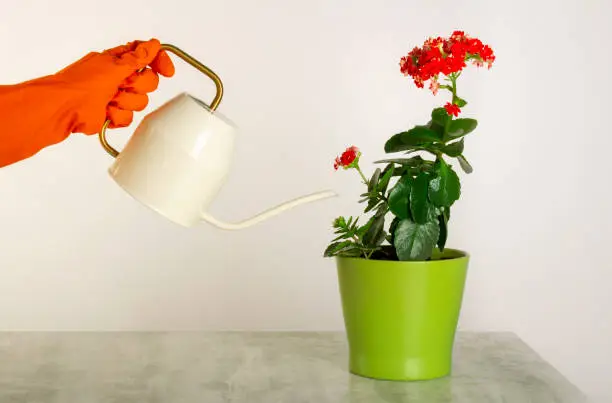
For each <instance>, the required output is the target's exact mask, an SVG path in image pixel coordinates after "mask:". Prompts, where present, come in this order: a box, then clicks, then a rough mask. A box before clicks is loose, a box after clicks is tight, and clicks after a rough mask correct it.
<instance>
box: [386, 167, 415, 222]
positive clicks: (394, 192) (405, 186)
mask: <svg viewBox="0 0 612 403" xmlns="http://www.w3.org/2000/svg"><path fill="white" fill-rule="evenodd" d="M411 179H412V178H410V177H409V176H404V177H402V178H401V179H400V180H399V181H397V183H396V184H395V186H393V188H392V189H391V191H390V192H389V210H391V212H392V213H393V214H395V215H396V216H398V217H400V218H408V216H409V208H410V207H409V198H410V181H411Z"/></svg>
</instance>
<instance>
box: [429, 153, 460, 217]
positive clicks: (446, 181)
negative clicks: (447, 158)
mask: <svg viewBox="0 0 612 403" xmlns="http://www.w3.org/2000/svg"><path fill="white" fill-rule="evenodd" d="M434 174H435V177H434V178H433V179H431V180H430V181H429V200H431V201H432V203H434V204H435V205H437V206H443V207H450V206H452V204H453V203H454V202H455V201H457V200H458V199H459V196H460V195H461V184H460V182H459V177H458V176H457V174H456V173H455V171H453V169H452V168H451V167H450V165H448V164H447V163H446V162H444V160H443V159H442V158H438V159H437V160H436V163H435V165H434Z"/></svg>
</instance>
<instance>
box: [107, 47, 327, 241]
mask: <svg viewBox="0 0 612 403" xmlns="http://www.w3.org/2000/svg"><path fill="white" fill-rule="evenodd" d="M162 49H164V50H167V51H169V52H172V53H174V54H176V55H177V56H179V57H180V58H182V59H183V60H185V61H186V62H187V63H189V64H191V65H192V66H193V67H195V68H196V69H198V70H199V71H200V72H202V73H204V74H205V75H207V76H208V77H209V78H210V79H211V80H213V82H214V83H215V85H216V88H217V94H216V96H215V98H214V99H213V101H212V103H211V104H210V106H209V105H206V104H205V103H204V102H202V101H200V100H198V99H197V98H195V97H194V96H192V95H190V94H188V93H182V94H179V95H177V96H176V97H174V98H172V99H171V100H170V101H168V102H166V103H165V104H163V105H162V106H161V107H159V108H158V109H156V110H155V111H153V112H151V113H150V114H148V115H147V116H145V117H144V118H143V120H142V122H141V123H140V124H139V125H138V127H137V128H136V130H135V132H134V134H133V135H132V136H131V137H130V139H129V141H128V142H127V144H126V146H125V148H124V149H123V151H121V152H119V151H117V150H115V149H114V148H113V147H111V146H110V145H109V144H108V142H107V140H106V129H107V127H108V124H109V123H110V122H109V121H106V122H105V124H104V126H103V127H102V130H101V131H100V136H99V137H100V142H101V143H102V146H103V147H104V149H105V150H106V151H107V152H108V153H109V154H110V155H111V156H113V157H115V161H114V163H113V164H112V165H111V167H110V168H109V174H110V176H111V177H112V178H113V180H114V181H115V182H116V183H117V184H118V185H119V186H121V187H122V188H123V190H125V191H126V192H127V193H128V194H130V195H131V196H132V197H133V198H134V199H136V200H138V201H139V202H141V203H142V204H144V205H146V206H148V207H150V208H151V209H153V210H154V211H156V212H157V213H159V214H161V215H162V216H164V217H166V218H167V219H169V220H171V221H173V222H175V223H177V224H179V225H183V226H186V227H191V226H193V225H195V224H197V223H199V222H201V221H202V220H203V221H206V222H208V223H210V224H212V225H214V226H216V227H218V228H221V229H227V230H235V229H243V228H246V227H250V226H252V225H254V224H257V223H259V222H261V221H263V220H266V219H268V218H270V217H272V216H275V215H277V214H279V213H281V212H284V211H286V210H288V209H291V208H293V207H296V206H299V205H301V204H305V203H311V202H314V201H317V200H320V199H325V198H328V197H333V196H335V195H336V194H335V193H334V192H332V191H323V192H318V193H313V194H310V195H306V196H303V197H299V198H297V199H294V200H291V201H288V202H286V203H283V204H280V205H278V206H276V207H274V208H272V209H269V210H267V211H264V212H262V213H260V214H258V215H256V216H254V217H252V218H249V219H247V220H244V221H241V222H237V223H227V222H223V221H220V220H218V219H216V218H214V217H212V216H210V215H209V214H208V213H207V212H206V211H207V209H208V208H209V206H210V204H211V203H212V201H213V200H214V198H215V197H216V196H217V193H218V192H219V190H220V189H221V187H222V186H223V184H224V183H225V180H226V177H227V175H228V173H229V170H230V166H231V162H232V157H233V151H234V142H235V139H236V131H237V130H236V126H235V125H234V124H233V123H232V122H231V121H229V120H228V119H227V118H225V117H223V116H222V115H221V114H219V113H218V112H217V111H216V109H217V106H218V105H219V103H220V102H221V98H222V97H223V84H222V82H221V80H220V79H219V77H218V76H217V75H216V74H215V73H214V72H213V71H211V70H210V69H209V68H208V67H206V66H204V65H203V64H202V63H200V62H198V61H197V60H196V59H194V58H193V57H191V56H190V55H188V54H187V53H185V52H183V51H182V50H180V49H178V48H177V47H175V46H173V45H167V44H163V45H162Z"/></svg>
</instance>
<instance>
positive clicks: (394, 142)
mask: <svg viewBox="0 0 612 403" xmlns="http://www.w3.org/2000/svg"><path fill="white" fill-rule="evenodd" d="M440 140H442V139H441V138H440V137H439V136H438V133H436V132H435V131H434V130H432V129H430V128H428V127H427V126H422V125H418V126H415V127H413V128H412V129H410V130H408V131H405V132H401V133H397V134H395V135H393V136H392V137H391V138H390V139H389V140H387V142H386V143H385V152H387V153H393V152H398V151H405V150H409V149H412V148H413V147H420V146H422V145H424V144H426V143H431V142H435V141H440Z"/></svg>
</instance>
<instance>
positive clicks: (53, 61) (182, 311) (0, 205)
mask: <svg viewBox="0 0 612 403" xmlns="http://www.w3.org/2000/svg"><path fill="white" fill-rule="evenodd" d="M611 14H612V7H611V6H610V3H609V2H605V1H604V0H600V1H596V0H582V1H580V0H573V1H565V2H559V1H556V2H555V1H535V0H520V1H519V0H517V1H511V2H510V1H504V2H500V1H490V0H489V1H486V0H482V1H476V0H473V1H456V0H455V1H450V0H435V1H420V2H417V1H405V0H403V1H400V0H396V1H379V2H371V1H352V2H348V1H342V2H341V1H335V2H325V1H299V2H298V1H292V2H288V1H281V0H260V1H257V2H254V1H246V0H242V1H223V2H220V1H214V2H213V1H201V0H199V1H195V0H175V1H162V0H147V1H130V2H126V1H119V0H106V1H105V2H100V4H99V5H98V4H97V3H96V4H95V3H94V2H83V1H77V0H56V1H54V2H53V3H49V4H47V2H46V1H42V0H20V1H16V0H12V1H7V0H5V1H4V2H3V6H2V13H0V38H2V39H1V41H0V42H1V44H2V49H3V57H2V60H3V61H2V63H0V82H2V83H7V84H8V83H13V82H18V81H22V80H27V79H30V78H34V77H37V76H40V75H45V74H49V73H52V72H54V71H56V70H57V69H59V68H61V67H63V66H65V65H67V64H69V63H71V62H72V61H74V60H76V59H78V58H80V57H81V56H82V55H84V54H85V53H86V52H88V51H90V50H102V49H105V48H108V47H111V46H115V45H118V44H121V43H124V42H127V41H129V40H133V39H148V38H150V37H157V38H160V39H161V40H162V41H163V42H169V43H173V44H175V45H177V46H179V47H182V48H183V49H185V50H187V51H188V52H190V53H191V54H193V55H194V56H196V57H197V58H199V59H201V60H202V61H203V62H205V63H207V64H208V65H210V66H211V67H212V68H213V69H214V70H216V71H217V72H218V73H219V74H220V76H221V77H222V79H223V80H224V82H225V86H226V95H225V98H224V101H223V103H222V105H221V110H222V111H223V112H224V113H225V114H227V115H228V116H230V117H231V118H232V119H233V120H234V121H236V122H238V124H239V125H240V126H241V129H242V136H241V138H240V142H239V145H238V148H237V150H236V153H237V154H236V158H237V160H236V164H235V166H234V171H233V174H232V177H231V178H230V180H229V182H228V183H227V186H226V187H225V189H224V190H223V193H222V194H221V195H220V196H219V199H218V201H217V203H216V204H215V206H214V212H215V213H216V214H218V215H219V216H221V217H223V218H228V219H239V218H242V217H244V216H246V215H249V214H252V213H256V212H258V211H259V210H261V209H264V208H267V207H268V206H269V205H271V204H275V203H277V202H281V201H283V200H284V199H287V198H292V197H294V196H297V195H300V194H302V193H308V192H311V191H314V190H319V189H324V188H333V189H335V190H337V191H339V192H341V197H340V198H337V199H334V200H331V201H325V202H321V203H317V204H315V205H311V206H307V207H302V208H299V209H297V210H294V211H292V212H290V213H286V214H284V215H283V216H280V217H277V218H275V219H273V220H271V221H269V222H266V223H264V224H261V225H259V226H258V227H255V228H252V229H250V230H246V231H243V232H236V233H226V232H220V231H217V230H215V229H213V228H212V227H208V226H206V225H202V226H201V227H199V228H195V229H191V230H185V229H183V228H180V227H177V226H174V225H173V224H171V223H169V222H166V221H164V220H163V219H162V218H160V217H159V216H156V215H154V214H153V213H151V212H150V211H149V210H148V209H146V208H144V207H142V206H140V205H139V204H137V203H136V202H134V201H132V199H130V198H129V197H128V196H127V195H126V194H124V193H122V191H121V190H120V189H119V188H118V187H117V186H115V185H114V184H113V183H112V182H111V180H110V179H109V178H108V176H107V174H106V168H107V166H108V165H109V164H110V163H111V159H110V157H109V156H108V155H107V154H106V153H105V152H104V151H103V150H102V148H101V147H100V145H99V143H98V140H97V138H96V137H85V136H82V135H75V136H73V137H72V138H70V139H69V140H68V141H66V142H65V143H63V144H61V145H58V146H55V147H51V148H49V149H47V150H45V151H44V152H42V153H41V154H40V155H38V156H36V157H35V158H32V159H30V160H27V161H24V162H22V163H19V164H17V165H14V166H10V167H7V168H4V169H2V170H0V189H2V190H1V194H2V197H1V198H0V222H1V223H2V225H1V227H0V262H1V263H0V264H1V268H2V270H1V272H0V329H4V330H6V329H11V330H23V329H26V330H38V329H61V330H72V329H87V330H96V329H103V330H117V329H139V330H140V329H304V330H311V329H324V330H327V329H341V328H342V315H341V311H340V305H339V299H338V293H337V283H336V274H335V268H334V263H333V261H332V260H324V259H323V258H321V252H322V250H323V249H324V247H325V246H326V244H327V242H328V240H329V239H330V236H331V231H330V222H331V220H332V218H333V217H335V216H336V215H339V214H350V213H357V212H359V211H360V208H361V207H362V206H361V205H357V204H356V200H357V198H358V194H359V193H361V190H362V189H361V187H360V184H359V182H358V179H357V177H356V176H355V175H352V173H346V172H334V171H333V170H332V160H333V158H334V156H335V155H336V154H337V153H338V152H340V151H341V150H342V149H344V147H346V146H348V145H351V144H355V145H358V146H359V147H361V148H362V149H363V151H364V153H365V155H364V157H363V161H364V162H366V166H367V167H368V168H370V167H371V165H369V164H367V162H368V161H370V162H371V161H373V160H375V159H377V158H380V157H381V156H383V152H382V145H383V143H384V141H385V140H386V139H387V138H388V137H389V136H390V135H391V134H394V133H395V132H397V131H398V130H402V129H404V128H406V127H408V126H410V125H412V124H415V123H422V122H423V121H424V119H427V117H428V114H429V112H430V110H431V108H432V107H433V106H434V105H437V104H439V103H440V102H442V101H441V100H440V99H437V98H434V97H433V96H431V94H429V93H428V92H427V91H425V90H417V89H416V88H415V87H414V86H413V85H412V84H411V82H410V81H409V80H408V79H406V78H404V77H402V76H401V75H400V74H399V71H398V61H399V58H400V57H401V56H402V55H404V54H405V53H406V52H408V51H409V50H410V49H411V48H412V47H413V46H414V45H417V44H420V43H422V41H423V39H424V38H425V37H426V36H429V35H437V34H440V35H446V34H448V33H450V32H451V31H452V30H453V29H456V28H458V29H465V30H466V31H467V32H468V33H471V34H473V35H476V36H479V37H481V38H483V40H484V41H485V42H488V43H490V44H491V45H492V46H493V48H494V50H495V51H496V53H497V55H498V59H497V61H496V64H495V67H494V68H493V69H492V70H490V71H486V70H483V71H476V70H474V69H470V71H469V72H467V73H466V74H465V75H464V77H462V80H461V91H462V92H461V95H462V96H464V97H465V98H466V99H467V100H468V101H469V102H470V105H469V108H468V109H466V114H473V116H475V117H476V118H477V119H479V123H480V126H479V128H478V130H477V131H476V132H475V133H474V134H472V135H471V136H470V137H469V139H468V141H467V144H466V146H467V156H468V158H469V159H470V160H471V162H472V164H473V165H474V167H475V173H474V174H473V175H470V176H466V175H463V176H462V181H463V188H464V193H463V196H462V199H461V200H460V202H459V203H458V204H457V205H456V207H455V208H454V210H453V221H452V227H451V231H452V233H451V237H450V241H449V244H450V245H452V246H454V247H460V248H464V249H467V250H469V251H470V252H471V254H472V255H473V258H472V259H473V260H472V264H471V272H470V276H469V286H468V289H467V290H466V296H465V305H464V310H463V317H462V322H461V327H462V328H464V329H478V330H511V331H515V332H516V333H517V334H519V335H520V336H521V337H522V338H524V339H525V340H526V341H527V342H528V343H530V345H531V346H533V347H534V348H535V349H536V350H537V351H539V352H540V353H541V354H542V355H543V356H544V357H545V358H546V359H548V360H549V361H550V362H551V363H552V364H553V365H555V366H556V367H557V368H558V369H559V370H560V371H561V372H562V373H564V374H565V375H566V376H568V377H569V378H570V379H571V380H572V381H573V382H575V383H577V384H578V385H579V386H580V387H581V388H583V389H584V390H585V391H587V392H588V393H589V394H591V396H594V397H596V398H599V399H601V401H602V402H603V401H608V402H609V401H610V400H612V389H611V388H610V387H609V382H608V377H609V376H608V373H609V371H610V370H612V364H611V361H612V344H611V343H610V340H611V339H612V308H611V307H610V305H611V304H610V303H611V302H612V298H610V289H611V284H612V264H610V257H609V254H608V253H607V252H608V251H607V248H608V247H609V245H608V243H609V242H610V236H609V230H610V228H611V227H612V214H611V213H610V205H611V202H612V197H611V192H610V187H609V184H610V174H609V166H608V163H607V162H608V161H607V159H606V157H607V152H608V151H609V150H610V148H611V147H612V140H611V133H610V129H609V127H610V125H609V123H608V116H609V115H610V113H609V109H610V101H609V99H610V98H609V96H610V93H611V92H612V85H611V79H610V74H609V71H608V70H609V66H610V62H612V58H611V57H610V53H609V50H610V42H609V38H610V36H611V34H612V29H611V28H610V26H609V25H608V23H609V19H610V17H611V16H612V15H611ZM175 60H177V68H178V70H177V76H176V77H174V78H173V79H171V80H167V79H164V80H162V83H161V85H160V89H159V90H158V91H157V92H156V93H155V94H153V96H152V99H151V103H150V108H153V107H156V106H158V105H160V104H161V103H162V102H164V101H165V100H166V99H168V98H170V97H171V96H173V95H174V94H176V93H178V92H179V91H182V90H188V91H191V92H193V93H194V94H195V95H197V96H200V97H202V98H204V99H208V98H210V97H212V95H213V87H212V85H211V84H210V83H209V82H208V81H207V79H205V78H204V77H201V76H200V75H199V73H197V72H196V71H195V70H193V69H191V68H190V67H189V66H187V65H185V64H182V62H181V61H180V60H178V59H175ZM149 110H150V109H149ZM141 116H142V114H140V115H138V116H137V119H136V121H135V123H134V124H137V123H138V122H139V120H140V118H141ZM129 134H130V130H126V129H124V130H116V131H113V132H112V134H111V135H110V137H111V141H113V142H114V143H115V144H117V145H119V146H120V145H122V144H124V143H125V141H126V140H127V138H128V136H129Z"/></svg>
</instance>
